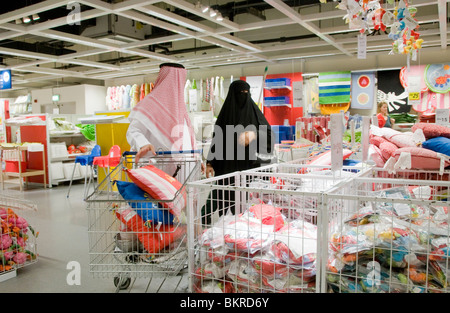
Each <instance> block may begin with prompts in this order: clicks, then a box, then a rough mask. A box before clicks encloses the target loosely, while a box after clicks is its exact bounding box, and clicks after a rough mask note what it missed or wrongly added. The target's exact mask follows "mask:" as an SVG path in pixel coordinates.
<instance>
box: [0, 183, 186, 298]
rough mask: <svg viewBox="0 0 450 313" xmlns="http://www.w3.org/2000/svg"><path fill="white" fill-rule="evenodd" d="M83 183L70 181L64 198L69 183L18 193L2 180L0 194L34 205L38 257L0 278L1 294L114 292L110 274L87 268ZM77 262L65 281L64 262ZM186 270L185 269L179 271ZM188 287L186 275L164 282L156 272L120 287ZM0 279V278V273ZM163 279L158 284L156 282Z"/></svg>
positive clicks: (140, 289)
mask: <svg viewBox="0 0 450 313" xmlns="http://www.w3.org/2000/svg"><path fill="white" fill-rule="evenodd" d="M83 188H84V185H83V183H77V184H74V185H72V189H71V191H70V197H69V198H67V190H68V185H59V186H54V187H53V188H50V189H43V188H41V187H39V186H29V188H28V189H26V190H24V191H23V192H20V191H19V188H18V186H16V185H5V190H3V191H2V190H0V196H1V195H4V196H8V197H10V196H13V197H15V198H24V199H27V200H31V201H33V202H35V203H36V204H37V207H38V211H37V212H36V213H34V214H33V218H32V222H31V224H32V226H33V227H34V228H35V229H36V230H37V231H39V236H38V238H37V252H38V254H39V257H38V261H37V262H36V263H34V264H30V265H28V266H26V267H23V268H20V269H18V270H17V271H16V276H15V277H12V278H9V279H7V280H5V281H3V282H0V293H22V292H23V293H114V292H116V287H115V285H114V282H113V280H114V277H105V278H94V277H93V276H92V274H91V273H90V272H89V244H88V233H87V229H88V227H87V225H88V220H87V214H86V207H87V204H86V202H84V201H83ZM72 261H75V262H78V263H79V264H80V267H81V272H80V273H81V279H80V284H79V285H76V284H71V285H70V284H68V282H67V277H68V276H69V277H73V276H71V275H70V272H71V270H73V268H72V267H70V268H69V269H67V265H68V264H69V262H72ZM184 272H187V270H184ZM180 279H181V283H180V284H179V285H178V289H176V292H187V286H188V284H187V279H188V278H187V274H186V273H184V274H179V276H175V277H173V278H170V279H167V280H165V281H163V280H161V279H160V278H158V277H155V278H153V279H152V280H151V281H150V279H148V278H139V279H136V280H135V281H134V282H133V281H132V285H131V286H130V287H129V288H128V289H126V290H121V291H119V292H137V293H144V292H148V293H154V292H156V291H157V290H158V288H159V287H160V286H161V289H160V290H159V292H173V291H174V288H176V286H177V284H178V282H179V281H180ZM0 281H2V277H1V274H0ZM161 282H162V284H161Z"/></svg>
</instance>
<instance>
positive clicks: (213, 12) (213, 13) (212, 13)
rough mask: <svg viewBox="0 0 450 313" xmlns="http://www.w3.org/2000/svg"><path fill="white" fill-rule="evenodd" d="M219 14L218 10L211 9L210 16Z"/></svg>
mask: <svg viewBox="0 0 450 313" xmlns="http://www.w3.org/2000/svg"><path fill="white" fill-rule="evenodd" d="M216 15H217V12H216V11H215V10H212V9H211V10H210V11H209V16H211V17H214V16H216Z"/></svg>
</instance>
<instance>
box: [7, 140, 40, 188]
mask: <svg viewBox="0 0 450 313" xmlns="http://www.w3.org/2000/svg"><path fill="white" fill-rule="evenodd" d="M42 146H43V145H42ZM4 151H15V152H16V155H17V157H18V162H19V161H22V156H23V162H25V163H26V162H27V159H28V155H27V154H28V152H32V151H28V146H16V147H4V146H0V159H1V161H2V162H3V160H4V156H3V152H4ZM33 152H38V151H36V150H34V151H33ZM41 152H42V160H43V162H42V163H43V169H28V168H27V169H26V170H25V171H22V167H21V166H18V172H11V171H10V172H7V171H6V170H5V169H3V167H2V173H1V175H0V181H1V184H2V189H5V182H6V183H12V182H14V181H13V180H11V179H8V178H9V177H14V178H18V180H16V182H17V183H19V185H20V191H22V190H23V180H24V179H25V183H28V178H29V177H32V176H44V188H46V187H47V184H46V183H45V181H46V175H47V174H46V166H45V149H44V147H42V150H41Z"/></svg>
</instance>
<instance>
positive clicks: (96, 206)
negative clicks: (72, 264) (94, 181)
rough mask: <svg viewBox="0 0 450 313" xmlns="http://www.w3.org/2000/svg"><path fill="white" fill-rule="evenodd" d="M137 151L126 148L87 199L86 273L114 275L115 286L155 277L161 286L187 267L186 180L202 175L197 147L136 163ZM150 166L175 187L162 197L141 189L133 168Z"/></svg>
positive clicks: (135, 169)
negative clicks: (87, 262) (87, 249)
mask: <svg viewBox="0 0 450 313" xmlns="http://www.w3.org/2000/svg"><path fill="white" fill-rule="evenodd" d="M135 155H136V153H135V152H129V151H127V152H124V153H123V155H122V158H121V162H120V164H119V165H118V166H117V167H116V168H114V169H113V170H112V171H111V172H110V173H109V174H108V175H107V177H106V178H105V179H104V180H103V181H101V182H99V184H98V186H97V187H96V188H95V190H94V191H93V193H92V194H90V195H89V196H88V197H87V198H86V202H87V211H88V223H89V225H88V237H89V254H90V272H91V273H92V274H93V275H94V277H96V276H98V277H105V276H106V277H113V278H114V284H115V286H116V287H117V290H116V291H119V290H120V289H127V288H128V287H129V286H130V284H131V282H132V279H134V280H135V279H136V278H142V277H150V278H152V277H156V276H158V277H159V278H162V282H161V284H160V287H159V288H158V290H157V291H159V289H160V288H161V286H162V285H163V283H164V281H165V280H166V278H169V277H174V276H177V275H178V274H179V273H180V271H181V270H182V269H183V268H184V267H185V266H187V247H186V225H185V223H186V219H185V218H184V217H183V216H184V214H185V213H184V212H185V197H186V191H185V185H186V183H187V182H189V181H193V180H198V179H199V178H200V162H201V151H198V150H189V151H158V152H157V153H156V156H155V157H152V158H150V159H149V160H146V161H144V162H139V163H136V162H135ZM149 168H151V169H154V170H155V172H157V173H162V174H164V176H165V177H166V178H167V179H169V180H170V181H176V182H177V183H178V187H179V188H178V189H177V190H175V191H174V192H173V193H172V194H171V196H170V197H166V198H161V197H159V198H158V197H155V196H154V195H153V194H152V193H151V192H149V191H148V190H146V189H145V188H141V187H142V186H140V185H138V182H137V181H133V178H134V179H135V176H133V175H132V174H131V173H133V174H137V173H142V172H143V171H146V170H147V169H149ZM139 186H140V187H139ZM175 207H177V208H179V210H177V214H175V212H174V210H173V208H175ZM181 279H182V277H180V279H179V281H178V283H177V284H176V286H175V289H176V288H178V284H179V283H180V281H181ZM134 280H133V283H134ZM150 282H151V279H150ZM150 282H149V285H148V286H150ZM147 288H148V287H147Z"/></svg>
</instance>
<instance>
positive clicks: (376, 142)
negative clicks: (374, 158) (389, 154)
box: [369, 135, 388, 148]
mask: <svg viewBox="0 0 450 313" xmlns="http://www.w3.org/2000/svg"><path fill="white" fill-rule="evenodd" d="M386 141H388V140H387V139H386V138H383V137H381V136H376V135H370V137H369V143H371V144H373V145H375V146H377V147H378V148H379V147H380V145H381V144H382V143H383V142H386Z"/></svg>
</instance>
